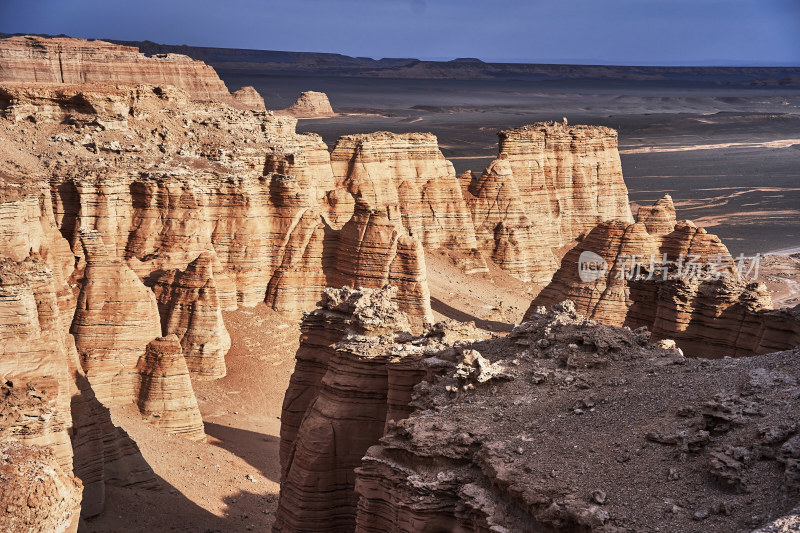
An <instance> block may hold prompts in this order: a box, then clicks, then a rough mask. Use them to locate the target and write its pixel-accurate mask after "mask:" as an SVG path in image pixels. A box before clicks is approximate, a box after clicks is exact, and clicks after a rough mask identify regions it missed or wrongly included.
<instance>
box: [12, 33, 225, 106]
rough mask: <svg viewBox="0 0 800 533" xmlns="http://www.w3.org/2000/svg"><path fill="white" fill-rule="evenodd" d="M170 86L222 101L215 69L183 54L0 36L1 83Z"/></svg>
mask: <svg viewBox="0 0 800 533" xmlns="http://www.w3.org/2000/svg"><path fill="white" fill-rule="evenodd" d="M9 82H10V83H52V84H91V83H105V84H110V83H119V84H129V85H137V84H140V83H145V84H152V85H171V86H173V87H178V88H181V89H184V90H186V91H187V92H189V93H190V94H191V95H192V97H193V98H195V99H197V100H218V101H221V100H224V99H227V98H228V97H229V93H228V89H227V88H226V87H225V84H224V83H223V82H222V80H221V79H219V76H217V73H216V72H215V71H214V69H213V68H211V67H210V66H208V65H206V64H205V63H203V62H201V61H195V60H193V59H191V58H189V57H187V56H183V55H179V54H160V55H155V56H152V57H146V56H145V55H144V54H141V53H139V49H138V48H135V47H131V46H120V45H116V44H111V43H107V42H104V41H86V40H83V39H69V38H45V37H36V36H31V35H26V36H21V37H9V38H6V39H0V83H9Z"/></svg>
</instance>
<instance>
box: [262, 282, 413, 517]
mask: <svg viewBox="0 0 800 533" xmlns="http://www.w3.org/2000/svg"><path fill="white" fill-rule="evenodd" d="M396 295H397V289H396V288H394V287H385V288H383V289H380V290H368V289H364V290H353V289H349V288H344V289H326V291H325V294H324V297H323V300H322V302H321V308H320V309H318V310H316V311H314V312H312V313H310V314H309V315H307V316H306V318H305V320H304V324H303V332H304V333H303V336H302V337H301V346H300V349H299V350H298V352H297V364H296V366H295V371H294V373H293V375H292V380H291V383H290V385H289V388H288V389H287V392H286V397H285V399H284V404H283V412H282V416H281V496H280V502H279V506H278V511H277V514H276V520H275V525H274V529H273V531H346V530H352V528H353V526H354V525H355V524H354V520H355V505H356V501H357V497H356V494H355V492H354V491H353V487H354V485H353V469H354V468H355V467H356V466H358V464H359V463H360V461H361V457H362V456H363V454H364V452H365V451H366V450H367V448H368V447H369V446H370V445H371V444H372V443H373V442H374V441H376V440H377V438H378V437H380V435H381V434H382V433H383V428H384V426H385V424H386V414H387V405H388V402H387V393H388V377H387V362H388V358H389V354H390V348H391V346H392V345H393V344H394V343H395V341H396V339H397V338H398V335H400V336H403V335H404V336H407V337H408V338H411V335H410V334H409V333H408V327H409V324H408V321H407V319H406V317H405V316H404V314H403V313H402V312H401V311H400V310H399V307H398V305H397V302H395V301H394V298H395V297H396ZM337 341H339V342H337ZM332 343H336V344H332Z"/></svg>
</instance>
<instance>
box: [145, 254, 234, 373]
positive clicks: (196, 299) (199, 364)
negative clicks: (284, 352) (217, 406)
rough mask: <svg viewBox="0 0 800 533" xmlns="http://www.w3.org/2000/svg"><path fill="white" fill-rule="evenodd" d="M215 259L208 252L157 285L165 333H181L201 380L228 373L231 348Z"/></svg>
mask: <svg viewBox="0 0 800 533" xmlns="http://www.w3.org/2000/svg"><path fill="white" fill-rule="evenodd" d="M214 260H215V255H214V253H213V252H204V253H202V254H200V255H199V256H197V259H195V260H194V261H192V262H191V263H189V266H188V267H186V270H184V271H181V270H170V271H167V272H165V273H164V274H162V275H161V277H159V278H158V280H157V281H156V284H155V286H154V287H153V290H154V291H155V294H156V300H157V301H158V310H159V314H160V316H161V331H162V335H165V336H166V335H171V334H174V335H177V337H178V339H179V340H180V344H181V346H182V348H183V349H182V352H183V353H182V355H183V357H184V358H185V359H186V363H185V364H186V365H187V367H188V368H189V371H190V372H191V373H192V375H193V376H194V377H197V378H201V379H217V378H221V377H223V376H225V373H226V370H225V354H226V353H227V352H228V350H229V349H230V347H231V338H230V335H229V334H228V330H227V329H226V328H225V322H224V321H223V319H222V309H221V306H220V302H219V298H218V297H217V287H216V283H215V281H214V274H213V267H214Z"/></svg>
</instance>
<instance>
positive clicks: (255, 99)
mask: <svg viewBox="0 0 800 533" xmlns="http://www.w3.org/2000/svg"><path fill="white" fill-rule="evenodd" d="M231 97H232V98H233V105H234V106H235V107H237V108H240V109H252V110H254V111H266V110H267V108H266V107H265V106H264V99H263V98H262V97H261V95H260V94H258V91H256V89H255V87H252V86H250V85H248V86H247V87H242V88H241V89H238V90H236V91H233V92H232V93H231Z"/></svg>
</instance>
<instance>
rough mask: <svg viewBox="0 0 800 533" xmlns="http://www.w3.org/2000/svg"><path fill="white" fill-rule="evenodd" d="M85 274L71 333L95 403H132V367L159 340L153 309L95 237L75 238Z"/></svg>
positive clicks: (146, 293) (151, 298)
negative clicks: (93, 394)
mask: <svg viewBox="0 0 800 533" xmlns="http://www.w3.org/2000/svg"><path fill="white" fill-rule="evenodd" d="M80 238H81V243H82V245H83V248H84V253H85V256H86V269H85V271H84V275H83V281H82V285H81V291H80V294H79V295H78V303H77V307H76V309H75V318H74V319H73V321H72V327H71V328H70V333H72V335H73V336H74V337H75V346H76V348H77V349H78V353H79V354H80V357H81V365H82V366H83V369H84V370H85V371H86V375H87V377H88V378H89V382H90V383H91V384H92V387H93V388H94V390H95V393H96V394H97V397H98V399H99V400H100V401H101V402H103V403H104V404H106V405H119V404H122V403H126V402H130V401H132V400H134V399H135V396H134V391H135V390H136V380H137V376H136V365H137V363H138V362H139V358H140V357H141V356H142V355H144V353H145V348H146V346H147V344H148V343H149V342H150V341H151V340H153V339H154V338H156V337H159V336H160V334H161V324H160V322H159V314H158V304H157V302H156V298H155V295H154V294H153V292H152V291H151V290H150V289H148V288H147V287H145V286H144V284H143V283H142V282H141V280H139V278H138V277H137V276H136V273H135V272H133V270H131V269H130V268H128V267H127V265H125V264H124V263H123V262H121V261H119V260H118V259H116V258H115V257H114V255H113V252H109V250H108V248H107V247H106V246H105V244H104V243H103V240H102V237H101V236H100V233H99V232H97V231H84V232H82V233H81V235H80Z"/></svg>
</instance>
